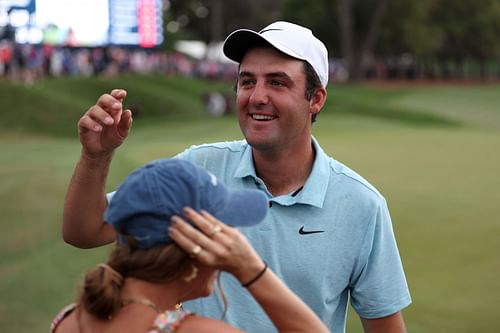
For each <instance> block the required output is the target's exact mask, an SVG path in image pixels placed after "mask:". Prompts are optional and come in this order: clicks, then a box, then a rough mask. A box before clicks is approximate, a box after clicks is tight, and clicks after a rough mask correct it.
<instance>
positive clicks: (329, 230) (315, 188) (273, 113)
mask: <svg viewBox="0 0 500 333" xmlns="http://www.w3.org/2000/svg"><path fill="white" fill-rule="evenodd" d="M224 53H225V55H226V56H227V57H228V58H230V59H232V60H234V61H236V62H238V63H239V64H240V68H239V76H238V82H237V94H236V95H237V97H236V105H237V109H238V120H239V123H240V127H241V130H242V132H243V134H244V136H245V140H244V141H237V142H225V143H216V144H207V145H201V146H195V147H191V148H190V149H188V150H186V151H184V152H182V153H181V154H179V155H178V157H179V158H184V159H188V160H190V161H192V162H194V163H196V164H198V165H200V166H203V167H204V168H206V169H207V170H209V171H210V172H212V173H213V174H215V175H216V176H217V178H219V179H220V180H221V181H222V182H224V183H225V184H226V185H228V186H230V187H237V188H244V187H246V188H258V189H261V190H262V191H263V192H264V193H265V194H266V195H267V196H268V198H269V205H270V212H269V214H268V216H267V217H266V219H265V221H264V222H263V223H261V224H260V225H259V226H257V227H255V228H247V229H244V230H242V232H244V233H245V235H246V236H247V237H248V239H249V240H250V241H251V243H252V245H253V246H254V247H255V249H256V250H257V252H258V253H259V255H260V256H261V257H262V258H263V259H264V260H265V261H266V262H267V263H268V264H269V266H270V267H271V268H272V269H273V270H274V271H275V272H276V273H277V274H278V276H280V277H281V278H282V279H283V280H284V282H285V283H287V284H288V286H289V287H290V288H291V289H292V290H293V291H294V292H295V293H297V294H298V295H299V296H300V297H301V298H302V299H303V300H304V301H305V302H306V303H307V304H308V305H309V306H310V307H311V308H312V309H313V310H314V311H315V312H316V313H317V314H318V315H319V317H320V318H321V319H322V320H323V321H324V322H325V323H326V324H327V325H328V326H329V327H330V329H331V330H332V331H333V332H343V331H344V330H345V318H346V309H347V304H348V302H350V303H351V304H352V306H353V308H354V309H355V310H356V312H357V313H358V314H359V316H360V318H361V320H362V323H363V327H364V329H365V332H370V333H371V332H389V331H390V332H405V331H406V329H405V325H404V321H403V318H402V315H401V312H400V311H401V310H402V309H403V308H405V307H406V306H408V305H409V304H410V303H411V299H410V295H409V291H408V287H407V283H406V279H405V276H404V271H403V268H402V264H401V260H400V257H399V253H398V249H397V245H396V241H395V238H394V233H393V230H392V223H391V219H390V216H389V212H388V209H387V205H386V202H385V199H384V198H383V197H382V196H381V195H380V193H379V192H378V191H377V190H376V189H375V188H373V186H371V185H370V184H369V183H368V182H367V181H366V180H364V179H363V178H362V177H361V176H359V175H358V174H356V173H355V172H354V171H352V170H350V169H349V168H347V167H346V166H344V165H343V164H341V163H339V162H337V161H335V160H334V159H332V158H330V157H328V156H327V155H326V154H325V153H324V152H323V150H322V149H321V147H320V146H319V144H318V142H317V141H316V140H315V139H314V137H313V136H312V123H313V122H314V121H315V119H316V117H317V115H318V113H319V112H320V111H321V109H322V107H323V105H324V103H325V101H326V95H327V93H326V89H325V87H326V85H327V83H328V55H327V50H326V48H325V46H324V45H323V43H322V42H321V41H320V40H318V39H317V38H316V37H315V36H314V35H313V34H312V32H311V31H310V30H309V29H307V28H304V27H301V26H298V25H295V24H292V23H288V22H275V23H273V24H271V25H269V26H267V27H265V28H264V29H262V30H261V31H259V32H255V31H251V30H246V29H241V30H237V31H235V32H233V33H232V34H231V35H229V36H228V38H227V39H226V41H225V43H224ZM125 94H126V92H125V91H123V90H114V91H112V92H111V93H110V94H106V95H103V96H101V97H100V98H99V100H98V102H97V104H96V105H95V106H93V107H92V108H91V109H89V111H88V112H87V113H86V114H85V115H84V116H83V117H82V118H81V119H80V122H79V129H80V132H79V133H80V141H81V142H82V145H83V149H82V155H81V157H80V160H79V162H78V165H77V168H76V170H75V174H74V176H73V179H72V182H71V183H70V186H69V189H68V193H67V196H66V203H65V211H64V224H63V233H64V238H65V240H66V241H67V242H69V243H72V244H74V245H76V246H80V247H92V246H98V245H100V244H105V243H108V242H111V241H113V239H114V234H113V232H112V230H110V228H109V227H108V226H106V225H105V224H103V221H102V211H103V209H104V207H105V206H106V197H105V193H104V192H103V189H104V182H105V178H106V175H107V170H108V167H109V163H110V161H111V156H112V153H113V151H114V149H116V148H117V147H118V146H119V145H120V144H121V143H122V142H123V140H124V139H125V138H126V136H127V135H128V131H129V129H130V124H131V114H130V112H129V111H128V110H125V111H122V106H121V102H122V100H123V98H124V97H125ZM89 184H90V185H89ZM89 188H90V189H89ZM89 190H90V191H91V192H89ZM84 193H85V194H84ZM89 193H90V194H91V197H92V199H90V200H89V199H88V196H89ZM93 194H95V198H94V195H93ZM86 197H87V199H86V200H83V199H84V198H86ZM75 210H77V211H78V214H76V213H74V211H75ZM82 211H83V212H85V214H81V213H80V212H82ZM242 213H244V212H242ZM82 215H83V216H82ZM222 278H223V286H224V293H225V294H226V296H227V298H228V301H229V307H228V312H227V314H226V319H227V321H228V322H230V323H231V324H233V325H235V326H237V327H240V328H241V329H243V330H246V331H249V332H264V333H266V332H275V329H274V328H272V325H271V323H270V321H269V319H268V318H267V317H266V315H265V313H264V312H263V311H262V310H261V309H260V308H259V306H258V305H257V304H256V303H255V301H254V300H253V299H252V298H251V297H250V296H249V294H248V293H247V292H246V291H245V290H244V289H242V287H241V285H240V284H239V283H238V282H237V281H235V280H233V279H232V278H231V277H229V276H223V277H222ZM269 292H270V293H272V290H270V291H269ZM186 307H187V308H189V309H191V310H194V311H195V312H197V313H200V314H203V315H209V316H214V317H219V316H220V315H221V314H222V309H223V304H222V303H221V301H220V300H219V299H217V298H216V297H210V298H206V299H203V300H197V301H193V302H189V303H188V304H186Z"/></svg>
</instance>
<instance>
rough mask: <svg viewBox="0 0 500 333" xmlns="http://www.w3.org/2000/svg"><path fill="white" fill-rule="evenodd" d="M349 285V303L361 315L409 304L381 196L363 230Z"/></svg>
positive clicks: (382, 314)
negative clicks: (357, 259) (359, 250)
mask: <svg viewBox="0 0 500 333" xmlns="http://www.w3.org/2000/svg"><path fill="white" fill-rule="evenodd" d="M350 287H351V304H352V306H353V308H354V309H355V310H356V312H357V313H358V314H359V316H360V317H362V318H366V319H373V318H381V317H385V316H388V315H391V314H393V313H396V312H398V311H400V310H402V309H403V308H405V307H406V306H408V305H409V304H410V303H411V297H410V292H409V289H408V284H407V282H406V277H405V274H404V270H403V265H402V263H401V258H400V255H399V251H398V248H397V244H396V239H395V237H394V232H393V228H392V222H391V218H390V215H389V210H388V208H387V204H386V202H385V200H384V199H381V201H380V204H379V205H378V207H377V210H376V212H375V214H374V216H373V218H372V221H371V223H370V224H369V227H368V229H367V231H366V234H365V237H364V241H363V246H362V249H361V253H360V257H359V262H358V265H357V268H356V273H355V275H354V277H353V279H352V281H351V286H350Z"/></svg>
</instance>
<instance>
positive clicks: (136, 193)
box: [104, 158, 268, 249]
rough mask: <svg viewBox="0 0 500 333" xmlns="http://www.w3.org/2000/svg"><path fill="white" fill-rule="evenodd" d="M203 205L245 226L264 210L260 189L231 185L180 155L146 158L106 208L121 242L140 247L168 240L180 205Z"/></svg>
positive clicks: (199, 207)
mask: <svg viewBox="0 0 500 333" xmlns="http://www.w3.org/2000/svg"><path fill="white" fill-rule="evenodd" d="M187 206H189V207H191V208H193V209H194V210H196V211H200V210H202V209H203V210H206V211H207V212H209V213H210V214H212V215H214V216H215V217H217V218H218V219H219V220H221V221H222V222H224V223H225V224H228V225H231V226H235V227H243V226H251V225H255V224H258V223H260V222H261V221H262V220H263V219H264V217H265V216H266V214H267V209H268V202H267V198H266V196H265V194H264V193H262V192H261V191H259V190H254V189H232V190H229V189H228V188H227V187H225V186H224V185H223V184H222V183H221V182H219V181H218V179H217V178H216V177H215V176H214V175H212V174H211V173H209V172H207V171H206V170H205V169H202V168H200V167H198V166H196V165H194V164H193V163H191V162H189V161H186V160H182V159H179V158H171V159H161V160H156V161H153V162H150V163H148V164H146V165H144V166H142V167H140V168H139V169H137V170H135V171H133V172H132V173H131V174H130V175H129V176H128V177H127V178H126V179H125V181H124V182H123V183H122V184H120V185H119V186H118V188H117V190H116V192H115V194H114V196H113V197H112V199H111V202H110V203H109V205H108V208H107V209H106V212H105V213H104V220H105V221H106V223H109V224H111V225H112V226H113V227H114V228H115V230H116V231H117V241H118V243H119V244H128V241H129V240H130V239H131V238H132V239H134V240H135V241H134V242H135V244H136V246H137V247H138V248H141V249H148V248H151V247H154V246H157V245H162V244H163V245H166V244H171V243H172V242H173V241H172V240H171V239H170V237H169V236H168V227H169V226H170V218H171V217H172V215H178V216H182V209H183V208H184V207H187Z"/></svg>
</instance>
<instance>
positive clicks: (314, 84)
mask: <svg viewBox="0 0 500 333" xmlns="http://www.w3.org/2000/svg"><path fill="white" fill-rule="evenodd" d="M303 63H304V74H305V75H306V89H305V97H306V100H308V101H310V100H311V98H312V97H313V95H314V93H315V92H316V89H318V88H321V87H322V84H321V81H320V80H319V77H318V74H317V73H316V71H315V70H314V68H313V67H312V66H311V64H310V63H308V62H307V61H303ZM318 114H319V112H318V113H315V114H313V115H312V118H311V120H312V122H313V123H314V122H315V121H316V116H317V115H318Z"/></svg>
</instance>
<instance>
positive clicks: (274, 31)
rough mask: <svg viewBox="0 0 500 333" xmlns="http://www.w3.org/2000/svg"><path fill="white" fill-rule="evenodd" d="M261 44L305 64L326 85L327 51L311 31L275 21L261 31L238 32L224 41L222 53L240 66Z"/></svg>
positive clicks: (245, 30) (247, 30)
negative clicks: (267, 44)
mask: <svg viewBox="0 0 500 333" xmlns="http://www.w3.org/2000/svg"><path fill="white" fill-rule="evenodd" d="M262 42H267V43H269V44H270V45H272V46H273V47H275V48H276V49H278V50H279V51H281V52H283V53H285V54H287V55H289V56H291V57H293V58H297V59H300V60H304V61H307V62H308V63H309V64H310V65H311V66H312V67H313V68H314V71H315V72H316V74H317V75H318V77H319V80H320V81H321V84H322V85H323V87H326V85H327V84H328V51H327V49H326V46H325V45H324V44H323V42H321V41H320V40H319V39H318V38H316V37H315V36H314V35H313V33H312V31H311V30H310V29H308V28H305V27H303V26H300V25H297V24H294V23H290V22H285V21H278V22H274V23H272V24H270V25H268V26H267V27H265V28H264V29H262V30H261V31H259V32H257V31H253V30H249V29H239V30H236V31H234V32H232V33H231V34H230V35H229V36H228V37H227V38H226V40H225V41H224V46H223V52H224V54H225V55H226V56H227V57H228V58H229V59H231V60H234V61H236V62H238V63H240V62H241V61H242V59H243V57H244V56H245V54H246V52H247V51H248V50H249V49H251V48H253V47H256V46H258V45H261V44H262Z"/></svg>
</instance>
